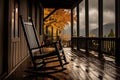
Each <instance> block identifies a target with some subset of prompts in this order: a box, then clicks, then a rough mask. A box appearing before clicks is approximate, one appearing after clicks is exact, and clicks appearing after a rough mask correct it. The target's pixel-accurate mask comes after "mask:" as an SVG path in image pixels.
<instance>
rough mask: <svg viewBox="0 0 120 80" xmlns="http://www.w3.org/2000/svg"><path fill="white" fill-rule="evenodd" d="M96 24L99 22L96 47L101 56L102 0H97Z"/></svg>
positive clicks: (100, 56)
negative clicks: (97, 44)
mask: <svg viewBox="0 0 120 80" xmlns="http://www.w3.org/2000/svg"><path fill="white" fill-rule="evenodd" d="M98 15H99V17H98V21H99V22H98V24H99V33H98V37H99V38H98V39H99V40H98V43H99V46H98V49H99V54H98V56H99V58H102V57H103V55H102V51H101V50H102V42H101V39H102V38H103V0H99V1H98Z"/></svg>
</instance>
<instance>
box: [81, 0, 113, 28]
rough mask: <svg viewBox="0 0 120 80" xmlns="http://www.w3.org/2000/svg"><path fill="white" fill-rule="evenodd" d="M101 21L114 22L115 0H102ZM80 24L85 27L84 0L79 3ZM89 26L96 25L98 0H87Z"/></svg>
mask: <svg viewBox="0 0 120 80" xmlns="http://www.w3.org/2000/svg"><path fill="white" fill-rule="evenodd" d="M103 19H104V20H103V21H104V24H106V23H114V21H115V0H103ZM80 25H81V27H82V28H83V29H84V27H85V0H84V1H83V2H82V3H80ZM89 26H90V29H94V28H96V27H98V0H89Z"/></svg>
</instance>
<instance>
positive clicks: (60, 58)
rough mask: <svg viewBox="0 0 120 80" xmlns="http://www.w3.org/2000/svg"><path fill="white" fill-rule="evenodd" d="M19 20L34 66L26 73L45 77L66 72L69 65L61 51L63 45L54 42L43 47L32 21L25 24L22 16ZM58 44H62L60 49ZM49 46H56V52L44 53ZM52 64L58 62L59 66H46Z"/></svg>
mask: <svg viewBox="0 0 120 80" xmlns="http://www.w3.org/2000/svg"><path fill="white" fill-rule="evenodd" d="M19 18H20V21H21V24H22V29H23V32H24V36H25V39H26V42H27V47H28V50H29V54H30V58H31V62H32V64H33V66H32V67H30V68H29V69H28V70H26V71H25V72H28V73H34V74H43V75H45V74H52V73H56V72H60V71H63V70H66V68H64V65H65V64H68V62H67V61H66V58H65V54H64V53H63V50H62V49H61V48H62V47H61V43H60V42H52V43H50V44H47V45H41V44H40V40H39V38H38V36H39V35H37V31H36V28H35V26H34V25H33V21H32V19H31V20H30V21H29V22H25V21H24V20H23V18H22V16H21V15H20V16H19ZM58 44H60V48H58ZM49 45H52V46H54V47H53V48H54V50H52V51H49V52H45V53H44V52H42V49H44V47H47V46H49ZM61 50H62V52H61V53H62V54H61V53H60V51H61ZM53 58H55V59H53ZM52 62H58V63H59V64H56V65H52V66H46V65H47V64H48V63H52ZM57 67H59V68H57ZM49 70H50V71H49Z"/></svg>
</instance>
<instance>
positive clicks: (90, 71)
mask: <svg viewBox="0 0 120 80" xmlns="http://www.w3.org/2000/svg"><path fill="white" fill-rule="evenodd" d="M64 51H65V53H66V57H67V60H68V61H69V64H68V65H66V68H67V70H65V71H64V72H59V73H55V74H52V75H51V76H52V77H54V79H52V78H48V77H44V78H43V77H40V76H29V75H28V74H27V73H25V72H24V70H25V69H26V67H27V66H28V65H29V64H30V63H29V62H28V61H29V60H27V61H25V62H24V63H23V64H22V65H21V66H20V67H19V68H18V69H17V70H16V71H15V72H14V73H13V74H12V75H11V76H10V77H8V78H7V79H6V80H57V79H58V80H120V67H118V66H116V65H115V64H113V63H111V62H108V61H105V60H99V59H97V58H95V57H93V56H91V55H90V56H86V55H85V53H82V52H80V51H73V50H71V49H70V48H65V49H64ZM78 54H79V55H78ZM26 75H27V76H28V77H26Z"/></svg>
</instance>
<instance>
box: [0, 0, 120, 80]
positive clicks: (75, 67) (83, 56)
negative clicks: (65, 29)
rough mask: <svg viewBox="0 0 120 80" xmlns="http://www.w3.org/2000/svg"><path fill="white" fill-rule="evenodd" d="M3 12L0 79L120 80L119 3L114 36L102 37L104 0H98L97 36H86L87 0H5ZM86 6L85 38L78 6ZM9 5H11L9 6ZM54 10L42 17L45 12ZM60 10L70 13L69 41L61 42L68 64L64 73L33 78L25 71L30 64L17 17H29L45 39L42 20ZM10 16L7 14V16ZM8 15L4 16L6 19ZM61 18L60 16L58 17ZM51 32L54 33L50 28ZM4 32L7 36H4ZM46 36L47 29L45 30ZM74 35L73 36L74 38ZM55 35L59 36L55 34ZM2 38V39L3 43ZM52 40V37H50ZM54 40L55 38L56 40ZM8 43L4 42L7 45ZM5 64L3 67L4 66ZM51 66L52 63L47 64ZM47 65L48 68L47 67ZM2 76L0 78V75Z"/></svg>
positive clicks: (116, 6) (119, 1) (87, 22)
mask: <svg viewBox="0 0 120 80" xmlns="http://www.w3.org/2000/svg"><path fill="white" fill-rule="evenodd" d="M7 1H9V3H6V2H4V0H3V3H4V5H3V6H4V8H3V9H5V10H4V11H3V13H2V15H3V14H4V13H5V14H4V17H3V18H2V19H1V20H4V21H3V23H4V26H5V27H3V28H2V29H1V30H3V33H2V32H1V33H2V37H1V39H0V40H1V43H2V42H3V44H0V45H1V46H2V47H3V48H1V47H0V48H1V52H2V53H1V54H0V55H2V56H1V57H0V59H1V60H0V61H1V62H0V63H1V64H2V65H1V66H2V67H0V79H3V80H4V79H5V80H119V79H120V24H119V23H120V15H119V14H120V5H119V4H120V0H115V37H114V38H106V37H104V35H103V18H104V16H103V9H104V8H103V1H104V0H98V5H97V6H98V37H90V36H89V35H90V34H89V28H90V25H89V17H90V16H89V1H90V0H57V1H56V0H53V1H48V0H30V1H29V0H25V1H23V0H7ZM83 1H84V3H85V13H84V14H85V26H84V28H85V31H84V32H85V36H82V37H81V34H80V33H81V32H80V28H81V26H80V20H81V18H80V14H79V12H80V6H79V5H80V3H81V2H83ZM11 4H12V5H13V6H11ZM45 8H53V9H54V10H53V11H52V12H51V13H49V14H48V15H47V16H46V17H44V9H45ZM59 9H69V11H70V17H71V20H70V32H71V34H70V35H71V40H70V41H68V42H64V41H63V46H64V44H65V47H64V52H65V55H66V57H67V60H68V62H69V64H68V65H66V68H67V70H65V71H63V72H58V73H55V74H52V75H47V76H46V75H43V76H41V75H33V74H27V73H25V72H24V70H26V69H27V68H28V67H29V66H31V61H30V59H29V54H28V48H27V47H26V42H25V40H24V35H23V31H22V29H21V24H20V22H19V19H18V16H19V15H23V18H25V19H26V20H29V18H30V17H31V18H32V19H33V22H34V24H35V26H36V28H37V31H38V33H39V35H40V39H41V40H43V39H42V38H43V37H44V34H45V33H44V30H45V28H44V27H43V26H44V21H45V20H46V19H48V18H49V17H50V16H51V15H52V14H54V12H56V11H57V10H59ZM75 9H76V10H75ZM74 12H75V14H76V30H77V31H76V33H74V16H73V15H74ZM7 13H9V15H8V14H7ZM6 15H7V16H6ZM61 16H62V15H61ZM2 26H3V25H2ZM52 32H54V30H53V28H52ZM5 33H6V34H5ZM46 33H47V29H46ZM75 34H76V35H75ZM56 36H58V34H57V35H56ZM2 39H3V40H2ZM52 40H53V36H52ZM56 40H57V38H56ZM6 42H7V43H6ZM5 63H6V64H5ZM50 65H54V64H50ZM48 66H49V65H48ZM1 75H2V76H1Z"/></svg>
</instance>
